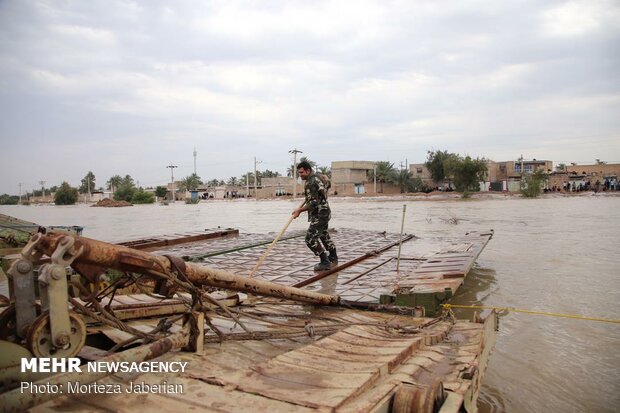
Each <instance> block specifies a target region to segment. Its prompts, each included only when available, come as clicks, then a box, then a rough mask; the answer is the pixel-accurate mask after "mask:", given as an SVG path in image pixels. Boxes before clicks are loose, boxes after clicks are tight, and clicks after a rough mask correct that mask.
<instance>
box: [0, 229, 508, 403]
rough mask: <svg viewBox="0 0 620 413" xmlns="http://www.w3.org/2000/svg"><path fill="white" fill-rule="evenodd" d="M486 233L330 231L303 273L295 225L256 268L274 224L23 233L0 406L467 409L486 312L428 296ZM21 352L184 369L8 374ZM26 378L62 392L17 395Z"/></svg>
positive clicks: (486, 335)
mask: <svg viewBox="0 0 620 413" xmlns="http://www.w3.org/2000/svg"><path fill="white" fill-rule="evenodd" d="M491 237H492V232H489V233H484V234H483V233H469V234H465V235H463V236H462V237H460V238H458V239H451V240H420V239H418V238H416V237H414V236H411V235H409V236H405V237H402V238H401V237H400V236H399V235H398V234H388V233H377V232H371V231H360V230H350V229H345V230H338V231H335V232H334V233H333V234H332V238H334V240H335V242H336V243H337V245H338V246H339V252H340V254H339V255H340V262H339V265H338V266H336V267H334V268H332V269H331V270H330V271H328V272H324V273H319V274H317V273H314V272H313V270H312V267H313V265H314V258H313V257H312V256H311V254H309V253H308V252H307V250H306V248H305V245H304V243H303V234H301V233H291V234H289V235H287V236H286V237H285V238H284V239H282V240H281V241H280V242H279V243H278V244H276V245H275V247H274V249H273V250H272V251H271V254H270V255H269V257H268V258H267V260H266V261H265V263H264V264H263V265H262V266H261V267H260V268H259V269H258V270H257V271H253V270H254V269H255V267H256V263H257V262H258V261H259V259H260V258H261V257H262V255H263V254H264V252H265V250H266V248H267V247H268V246H269V244H270V243H271V241H272V240H273V235H255V234H239V232H238V231H237V230H235V229H219V228H218V229H210V230H205V231H198V232H194V233H188V234H175V235H173V236H158V237H150V238H148V239H141V240H133V241H128V242H125V243H121V244H116V245H115V244H108V243H104V242H100V241H97V240H92V239H88V238H84V237H80V236H77V235H74V234H69V233H59V232H54V231H45V233H42V232H41V233H37V234H34V235H33V236H32V237H31V238H30V240H29V242H28V244H27V245H25V246H24V247H23V249H22V250H21V251H20V253H19V254H15V255H10V254H9V255H6V256H5V257H4V258H3V261H4V262H5V264H6V265H5V268H7V273H8V279H9V283H8V290H9V295H10V297H8V298H9V299H8V300H6V302H5V304H6V305H5V306H4V307H3V308H0V311H1V310H3V311H2V313H1V314H0V346H1V347H2V348H1V349H0V350H1V351H0V354H3V355H6V356H3V357H5V359H4V360H2V362H1V363H0V379H1V380H2V386H3V387H2V388H1V393H0V406H1V407H0V409H2V410H3V411H21V410H25V409H31V411H50V410H53V411H66V410H71V411H110V410H114V411H134V410H136V411H137V410H143V409H149V408H152V409H158V410H161V411H178V410H182V409H188V410H198V411H201V410H204V411H219V412H224V411H230V412H232V411H235V412H237V411H275V412H277V411H282V412H288V411H302V412H305V411H339V412H347V411H351V412H359V411H377V412H379V411H382V412H388V411H392V412H427V411H428V412H432V411H441V412H444V413H445V412H458V411H462V410H466V411H469V412H472V411H476V399H477V396H478V392H479V391H480V386H481V381H482V377H483V375H484V370H485V367H486V363H487V360H488V357H489V353H490V351H491V348H492V346H493V344H494V340H495V330H496V327H497V325H496V323H497V316H496V314H495V313H494V312H490V313H488V315H487V317H486V318H484V319H483V318H481V317H480V316H479V315H476V316H475V317H474V319H473V320H471V321H465V320H456V319H455V317H454V315H453V314H452V313H451V312H450V311H449V310H447V311H445V310H442V308H441V304H442V303H445V302H447V301H448V300H449V299H450V298H451V297H452V295H453V294H454V293H455V292H456V290H457V289H458V288H459V287H460V285H461V284H462V283H463V280H464V279H465V277H466V276H467V274H468V273H469V271H470V269H471V268H472V266H473V264H474V261H475V259H476V258H477V256H478V255H479V254H480V253H481V251H482V250H483V248H484V246H485V245H486V244H487V243H488V242H489V240H490V239H491ZM400 244H402V248H398V247H399V245H400ZM399 250H400V251H401V253H400V254H399V253H398V251H399ZM250 275H252V276H250ZM21 357H24V358H33V357H36V358H46V357H56V358H58V357H79V358H80V360H81V362H82V363H86V362H88V361H93V360H97V361H103V362H111V361H145V360H157V361H181V362H187V368H186V369H184V371H182V372H178V371H175V372H157V373H152V372H149V373H143V372H138V371H131V372H109V371H108V372H101V371H98V372H82V373H77V372H67V373H60V374H56V375H52V376H45V374H44V373H29V374H25V373H23V372H21V371H20V369H19V360H20V358H21ZM26 381H27V382H31V383H32V384H33V386H35V387H33V388H37V387H36V386H37V384H38V385H43V384H44V383H47V384H50V383H51V384H55V385H58V386H59V387H60V388H63V389H65V392H64V393H63V394H51V393H49V392H42V393H41V392H32V391H30V392H29V391H26V392H24V391H23V388H20V387H19V384H20V383H23V382H26ZM75 383H79V386H77V385H76V384H75ZM89 385H91V387H88V386H89ZM102 385H103V386H104V387H101V388H105V389H117V390H119V391H120V392H121V393H122V394H109V393H105V392H101V393H99V392H97V390H96V389H97V388H99V387H96V386H102ZM80 386H82V387H80ZM83 386H86V387H83ZM92 386H95V387H92ZM67 390H68V391H67Z"/></svg>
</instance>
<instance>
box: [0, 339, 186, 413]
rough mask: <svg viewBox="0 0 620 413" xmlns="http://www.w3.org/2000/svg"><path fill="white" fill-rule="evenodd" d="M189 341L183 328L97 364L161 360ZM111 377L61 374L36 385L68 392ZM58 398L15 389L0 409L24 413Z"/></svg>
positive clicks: (0, 396) (0, 397)
mask: <svg viewBox="0 0 620 413" xmlns="http://www.w3.org/2000/svg"><path fill="white" fill-rule="evenodd" d="M188 340H189V332H188V331H187V330H185V329H184V330H183V331H180V332H178V333H175V334H172V335H170V336H168V337H165V338H162V339H161V340H157V341H155V342H153V343H151V344H147V345H144V346H140V347H136V348H134V349H131V350H127V351H123V352H122V353H116V354H113V355H111V356H109V357H105V358H102V359H99V360H97V362H98V363H101V362H104V363H112V362H121V361H128V362H141V361H147V360H151V359H154V358H156V357H159V356H161V355H162V354H165V353H167V352H169V351H171V350H175V349H178V348H182V347H185V346H186V345H187V343H188ZM110 374H112V372H108V371H103V372H96V373H81V372H70V373H62V374H58V375H55V376H51V377H47V378H46V379H44V380H40V381H38V382H34V383H33V385H40V386H48V383H49V385H50V386H62V388H64V389H66V388H67V385H68V383H69V382H74V381H77V382H79V383H80V384H89V383H93V382H95V381H97V380H99V379H102V378H104V377H106V376H108V375H110ZM56 397H58V395H57V394H55V393H53V392H41V393H22V392H21V389H15V390H12V391H9V392H6V393H3V394H0V406H2V408H1V410H2V411H3V412H22V411H24V410H27V409H29V408H31V407H33V406H36V405H38V404H41V403H44V402H46V401H48V400H51V399H54V398H56Z"/></svg>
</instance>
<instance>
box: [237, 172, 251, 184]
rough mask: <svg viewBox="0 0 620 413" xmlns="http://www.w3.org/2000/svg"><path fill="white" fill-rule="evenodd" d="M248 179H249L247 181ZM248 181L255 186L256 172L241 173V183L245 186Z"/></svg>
mask: <svg viewBox="0 0 620 413" xmlns="http://www.w3.org/2000/svg"><path fill="white" fill-rule="evenodd" d="M246 179H248V180H247V181H246ZM246 182H249V184H250V186H254V172H248V173H245V174H243V175H241V178H239V185H241V186H243V185H245V184H246Z"/></svg>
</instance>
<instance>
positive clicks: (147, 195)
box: [131, 189, 155, 204]
mask: <svg viewBox="0 0 620 413" xmlns="http://www.w3.org/2000/svg"><path fill="white" fill-rule="evenodd" d="M153 202H155V195H154V194H153V193H152V192H147V191H145V190H143V189H138V190H137V191H135V192H134V194H133V196H132V197H131V203H132V204H152V203H153Z"/></svg>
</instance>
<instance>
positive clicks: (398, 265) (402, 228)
mask: <svg viewBox="0 0 620 413" xmlns="http://www.w3.org/2000/svg"><path fill="white" fill-rule="evenodd" d="M406 211H407V204H403V221H402V223H401V224H400V240H399V242H398V258H397V260H396V273H398V272H399V271H400V248H401V247H402V245H403V231H404V230H405V212H406Z"/></svg>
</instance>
